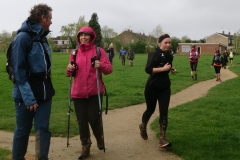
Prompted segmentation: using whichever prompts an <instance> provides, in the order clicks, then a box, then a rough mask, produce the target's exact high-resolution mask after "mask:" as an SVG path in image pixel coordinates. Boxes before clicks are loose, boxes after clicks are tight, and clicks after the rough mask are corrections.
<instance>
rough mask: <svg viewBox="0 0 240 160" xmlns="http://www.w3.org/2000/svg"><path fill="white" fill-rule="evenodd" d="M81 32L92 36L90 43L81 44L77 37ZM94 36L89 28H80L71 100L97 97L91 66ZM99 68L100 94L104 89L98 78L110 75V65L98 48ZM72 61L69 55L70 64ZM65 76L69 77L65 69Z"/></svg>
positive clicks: (95, 81)
mask: <svg viewBox="0 0 240 160" xmlns="http://www.w3.org/2000/svg"><path fill="white" fill-rule="evenodd" d="M81 32H87V33H90V34H91V35H93V39H92V41H91V42H89V43H87V44H81V43H80V41H79V39H78V36H79V33H81ZM95 39H96V34H95V32H94V31H93V29H92V28H91V27H87V26H85V27H82V28H81V29H80V30H79V31H78V34H77V41H78V45H79V48H78V51H77V53H76V64H77V67H78V69H77V70H75V76H74V81H73V84H72V90H71V97H72V98H88V97H89V96H93V95H97V94H98V90H97V80H96V68H93V67H92V65H91V58H92V57H94V56H97V52H96V47H95V46H94V40H95ZM100 51H101V57H100V68H98V76H99V86H100V93H103V92H104V90H105V88H104V85H103V82H102V79H101V78H100V75H101V73H103V74H105V75H107V74H110V73H112V65H111V63H110V62H109V59H108V57H107V54H106V52H105V51H104V50H103V49H102V48H100ZM71 61H74V58H73V55H72V54H71V55H70V62H71ZM66 74H67V76H70V72H69V71H68V70H67V69H66Z"/></svg>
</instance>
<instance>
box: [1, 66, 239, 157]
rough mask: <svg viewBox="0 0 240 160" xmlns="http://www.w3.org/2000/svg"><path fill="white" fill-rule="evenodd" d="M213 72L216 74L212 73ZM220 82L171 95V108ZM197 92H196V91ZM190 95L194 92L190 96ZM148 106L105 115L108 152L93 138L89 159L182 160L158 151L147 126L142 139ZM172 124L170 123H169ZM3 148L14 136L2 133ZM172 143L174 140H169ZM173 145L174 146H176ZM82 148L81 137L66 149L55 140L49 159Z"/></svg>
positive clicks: (31, 151)
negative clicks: (98, 146) (141, 129)
mask: <svg viewBox="0 0 240 160" xmlns="http://www.w3.org/2000/svg"><path fill="white" fill-rule="evenodd" d="M213 72H214V71H213ZM236 76H237V75H235V74H234V73H233V72H231V71H229V70H228V69H226V70H221V78H222V81H226V80H228V79H231V78H235V77H236ZM219 83H220V82H216V81H215V79H211V80H207V81H204V82H199V83H196V84H194V85H192V86H190V87H188V88H186V89H184V90H182V91H181V92H178V93H176V94H174V95H172V96H171V101H170V108H172V107H176V106H177V105H180V104H183V103H186V102H189V101H192V100H195V99H197V98H199V97H202V96H204V95H206V94H207V92H208V90H209V89H211V88H212V87H214V86H216V85H217V84H219ZM196 91H197V92H196ZM189 93H194V94H191V96H189ZM145 108H146V104H145V103H143V104H139V105H134V106H129V107H125V108H121V109H115V110H110V111H109V112H108V114H107V115H105V114H103V124H104V133H105V144H106V148H107V150H106V152H105V153H104V152H103V151H99V150H98V149H97V146H96V141H95V139H94V138H93V136H92V142H93V144H92V147H91V155H90V157H89V158H88V159H89V160H95V159H96V160H127V159H129V160H146V159H147V160H181V158H180V157H178V156H176V155H174V154H173V153H171V152H169V151H166V150H164V149H161V150H159V149H157V145H158V140H157V138H156V137H155V133H154V132H153V131H152V130H151V129H150V127H149V125H148V128H147V129H148V135H149V139H148V140H147V141H144V140H142V139H141V138H140V134H139V129H138V125H139V124H140V122H141V116H142V113H143V112H144V110H145ZM158 113H159V112H158V109H157V110H156V111H155V113H154V114H153V116H152V117H151V119H150V122H149V124H150V123H151V122H152V121H153V120H154V119H156V118H157V117H158ZM169 123H170V125H171V122H169ZM0 137H1V138H0V147H1V148H7V149H10V150H11V146H12V137H13V133H10V132H4V131H0ZM168 139H169V140H171V137H168ZM34 142H35V139H34V137H33V136H31V137H30V140H29V147H28V152H27V155H26V158H27V160H33V159H34V158H33V157H34V156H33V155H34ZM173 145H174V144H173ZM80 150H81V145H80V141H79V136H75V137H72V138H70V146H69V147H68V148H67V147H66V138H61V137H52V139H51V148H50V153H49V158H50V160H74V159H77V156H78V154H79V153H80Z"/></svg>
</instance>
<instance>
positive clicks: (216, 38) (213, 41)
mask: <svg viewBox="0 0 240 160" xmlns="http://www.w3.org/2000/svg"><path fill="white" fill-rule="evenodd" d="M233 38H234V35H231V33H230V32H229V33H228V34H225V33H224V31H223V32H222V33H214V34H212V35H210V36H207V37H206V38H205V39H206V43H178V46H179V47H178V51H179V53H180V54H186V53H188V51H189V50H190V49H191V45H193V44H194V45H195V46H196V48H197V49H198V52H199V53H200V54H201V53H203V54H213V52H214V50H219V51H220V53H222V52H224V50H229V49H231V48H232V45H233Z"/></svg>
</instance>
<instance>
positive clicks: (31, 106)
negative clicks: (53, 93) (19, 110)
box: [26, 103, 38, 112]
mask: <svg viewBox="0 0 240 160" xmlns="http://www.w3.org/2000/svg"><path fill="white" fill-rule="evenodd" d="M37 107H38V104H37V103H34V104H32V105H29V106H27V107H26V108H27V109H29V110H30V111H34V112H36V111H37Z"/></svg>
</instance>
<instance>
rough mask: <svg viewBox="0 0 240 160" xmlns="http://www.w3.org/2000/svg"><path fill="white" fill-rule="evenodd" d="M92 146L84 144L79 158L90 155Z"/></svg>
mask: <svg viewBox="0 0 240 160" xmlns="http://www.w3.org/2000/svg"><path fill="white" fill-rule="evenodd" d="M90 147H91V145H86V146H82V152H81V154H80V155H79V156H78V159H84V158H86V157H88V156H89V154H90Z"/></svg>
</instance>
